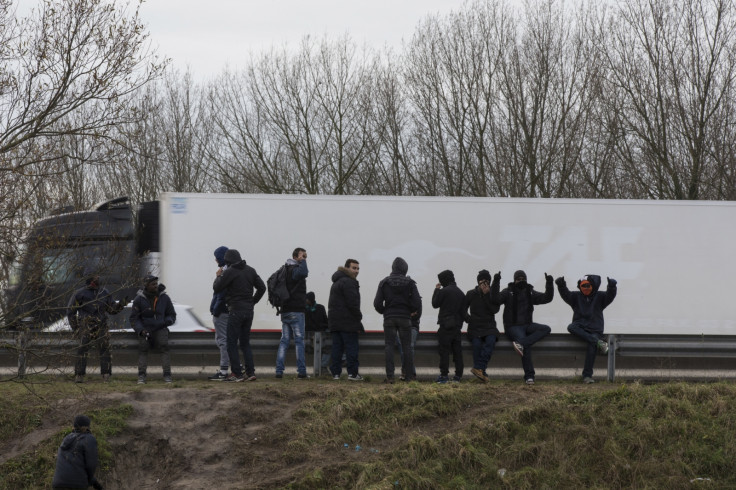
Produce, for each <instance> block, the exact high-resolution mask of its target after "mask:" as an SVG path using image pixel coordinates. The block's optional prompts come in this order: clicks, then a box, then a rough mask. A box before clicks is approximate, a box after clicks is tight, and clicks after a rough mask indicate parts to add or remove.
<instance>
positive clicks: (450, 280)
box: [432, 270, 465, 330]
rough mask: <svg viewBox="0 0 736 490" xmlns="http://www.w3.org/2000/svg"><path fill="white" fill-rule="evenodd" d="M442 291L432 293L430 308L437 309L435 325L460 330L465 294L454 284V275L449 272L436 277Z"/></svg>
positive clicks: (437, 289) (438, 289)
mask: <svg viewBox="0 0 736 490" xmlns="http://www.w3.org/2000/svg"><path fill="white" fill-rule="evenodd" d="M437 278H438V279H439V281H440V284H441V285H442V289H440V288H435V290H434V292H433V293H432V307H434V308H439V309H440V311H439V314H438V315H437V323H438V324H439V326H440V329H442V328H452V329H458V330H461V329H462V328H463V320H464V318H465V294H463V292H462V291H461V290H460V288H459V287H457V284H455V275H454V274H453V273H452V271H450V270H446V271H442V272H440V273H439V274H438V275H437Z"/></svg>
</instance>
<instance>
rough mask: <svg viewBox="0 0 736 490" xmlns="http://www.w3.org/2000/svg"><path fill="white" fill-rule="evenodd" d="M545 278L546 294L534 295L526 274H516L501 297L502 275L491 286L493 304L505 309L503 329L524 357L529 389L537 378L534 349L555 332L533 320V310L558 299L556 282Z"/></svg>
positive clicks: (522, 359) (525, 378)
mask: <svg viewBox="0 0 736 490" xmlns="http://www.w3.org/2000/svg"><path fill="white" fill-rule="evenodd" d="M544 278H545V290H544V293H539V292H537V291H535V290H534V286H532V285H531V284H529V283H527V282H526V272H524V271H522V270H518V271H516V272H514V282H511V283H509V285H508V287H507V288H506V289H504V290H503V291H501V292H500V293H499V292H498V290H499V288H500V286H499V284H500V282H501V273H500V272H499V273H497V274H496V275H495V276H493V284H492V285H491V301H492V302H493V303H496V304H502V305H504V309H503V327H504V330H505V331H506V335H507V336H508V337H509V338H510V339H511V341H512V345H513V346H514V350H515V351H516V352H517V353H518V354H519V355H520V356H521V365H522V366H523V368H524V380H525V381H526V384H528V385H533V384H534V376H535V371H534V364H533V363H532V352H531V350H532V349H531V347H532V345H534V344H535V343H537V342H538V341H539V340H541V339H543V338H544V337H546V336H547V335H549V334H550V332H551V331H552V329H551V328H549V326H547V325H542V324H540V323H534V320H533V314H534V306H535V305H543V304H547V303H549V302H551V301H552V298H554V295H555V289H554V284H553V279H554V278H553V277H552V276H549V275H547V274H546V273H545V274H544Z"/></svg>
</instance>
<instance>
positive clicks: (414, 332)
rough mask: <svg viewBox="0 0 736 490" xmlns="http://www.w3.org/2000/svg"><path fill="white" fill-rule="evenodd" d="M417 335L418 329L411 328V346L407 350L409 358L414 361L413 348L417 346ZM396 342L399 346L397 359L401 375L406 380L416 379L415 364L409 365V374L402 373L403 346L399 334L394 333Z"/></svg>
mask: <svg viewBox="0 0 736 490" xmlns="http://www.w3.org/2000/svg"><path fill="white" fill-rule="evenodd" d="M418 335H419V329H418V328H414V327H412V328H411V345H410V346H409V349H411V358H412V359H414V350H415V349H414V347H416V345H417V336H418ZM396 342H397V343H398V346H399V357H400V358H401V366H402V368H401V374H402V375H403V376H404V377H406V378H416V377H417V365H416V362H415V363H413V364H412V365H411V373H410V374H407V373H405V372H404V368H403V366H404V346H403V345H401V337H400V336H399V333H398V332H396Z"/></svg>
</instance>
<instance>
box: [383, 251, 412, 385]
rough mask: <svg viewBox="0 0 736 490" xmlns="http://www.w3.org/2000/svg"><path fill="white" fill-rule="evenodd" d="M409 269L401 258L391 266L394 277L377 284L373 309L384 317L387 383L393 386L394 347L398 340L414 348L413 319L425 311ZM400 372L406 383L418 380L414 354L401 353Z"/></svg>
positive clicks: (409, 350) (407, 350) (408, 352)
mask: <svg viewBox="0 0 736 490" xmlns="http://www.w3.org/2000/svg"><path fill="white" fill-rule="evenodd" d="M408 270H409V265H408V264H407V263H406V261H405V260H404V259H402V258H401V257H396V258H395V259H394V262H393V264H391V274H390V275H388V276H386V277H385V278H384V279H383V280H382V281H381V282H380V283H378V290H377V291H376V297H375V298H374V300H373V307H374V308H375V309H376V311H377V312H378V313H380V314H382V315H383V333H384V342H385V344H386V345H385V351H384V353H385V360H386V379H385V380H384V382H385V383H393V382H394V370H395V368H394V346H395V345H396V338H397V334H398V338H399V339H400V342H401V345H402V346H407V347H410V346H411V345H412V321H411V320H412V317H414V316H416V315H417V314H418V312H420V311H421V308H422V298H421V297H420V296H419V291H418V290H417V283H416V282H415V281H414V280H413V279H412V278H411V277H409V276H407V275H406V273H407V271H408ZM402 354H403V355H402V356H401V358H402V362H401V372H402V373H403V374H404V379H405V380H408V381H413V380H414V379H415V378H416V375H415V373H416V370H415V368H414V351H413V349H411V348H407V349H403V350H402Z"/></svg>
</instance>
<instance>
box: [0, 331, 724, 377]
mask: <svg viewBox="0 0 736 490" xmlns="http://www.w3.org/2000/svg"><path fill="white" fill-rule="evenodd" d="M280 336H281V334H280V332H274V331H270V332H258V331H256V332H252V333H251V347H252V349H253V352H254V355H262V356H270V355H273V356H275V353H276V350H277V349H278V344H279V340H280ZM319 337H320V336H317V338H316V339H315V342H313V344H314V345H313V349H314V356H313V358H314V373H315V374H316V375H319V374H320V371H321V366H320V353H321V348H322V346H321V340H320V338H319ZM77 345H78V340H77V339H76V338H75V337H74V335H73V334H71V333H58V332H57V333H39V332H26V333H25V335H24V334H23V333H15V334H13V333H11V332H3V333H0V363H1V364H2V365H5V366H9V365H12V364H11V362H12V360H13V359H14V358H16V357H17V360H18V374H20V375H23V374H24V373H25V366H26V362H27V361H28V360H35V361H38V360H41V361H42V362H45V363H47V364H48V365H53V364H54V363H57V364H61V363H63V362H65V360H66V362H67V364H68V363H69V362H68V361H69V359H70V358H73V357H74V356H75V354H76V348H77ZM111 345H112V349H113V352H117V353H126V352H127V353H129V354H134V353H135V352H137V349H138V339H137V337H135V336H134V335H133V334H131V333H113V334H111ZM609 346H610V349H609V352H608V356H607V378H608V380H609V381H614V380H615V377H616V361H617V359H619V360H622V359H623V358H631V359H636V358H639V359H644V358H647V359H689V360H690V361H691V362H695V363H696V364H698V365H699V366H700V367H701V368H707V365H708V364H709V363H712V362H714V361H715V360H717V359H733V358H736V336H725V335H724V336H720V335H719V336H716V335H633V334H617V335H609ZM169 348H170V350H171V351H172V352H173V353H175V356H177V357H179V358H180V359H184V360H185V361H186V362H190V363H196V364H188V365H208V364H211V360H212V359H213V358H216V356H217V355H218V353H219V351H218V349H217V346H216V345H215V342H214V335H213V334H212V333H201V332H196V333H182V332H173V333H171V334H170V336H169ZM415 349H416V358H417V367H424V366H423V365H422V362H424V364H427V365H430V363H429V360H430V359H431V363H432V364H431V366H436V361H437V357H436V353H437V334H436V333H435V332H421V333H420V335H419V337H418V338H417V343H416V347H415ZM533 349H534V356H535V358H538V357H539V358H541V357H546V358H550V357H559V358H564V357H568V358H570V361H569V362H567V363H566V365H571V363H572V362H575V363H577V364H581V359H582V358H583V357H584V356H585V345H584V343H583V342H582V341H581V340H579V339H578V338H576V337H573V336H572V335H570V334H551V335H549V336H548V337H545V338H544V339H542V340H541V341H540V342H538V343H537V344H535V345H534V348H533ZM360 351H361V365H364V366H366V365H367V366H371V367H382V366H383V352H384V337H383V332H381V331H377V332H376V331H372V332H367V333H365V334H362V335H361V337H360ZM463 351H464V352H465V353H466V354H467V353H470V352H472V347H471V344H470V342H468V341H467V340H466V338H465V336H463ZM498 354H501V356H500V358H501V359H504V355H505V359H507V361H506V362H507V363H508V364H509V365H512V364H511V363H510V362H508V359H517V360H516V361H515V362H513V366H518V356H517V355H516V354H515V351H514V350H513V347H512V345H511V342H510V341H509V340H508V339H507V338H506V337H505V336H502V337H501V338H500V339H499V341H498V342H497V343H496V348H495V351H494V358H493V361H492V363H493V364H494V367H495V366H497V365H498V363H502V362H504V361H503V360H501V361H498V360H497V359H498V358H499V356H498ZM600 357H603V356H600ZM537 364H539V362H537ZM665 369H666V368H665ZM731 369H733V367H731Z"/></svg>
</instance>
